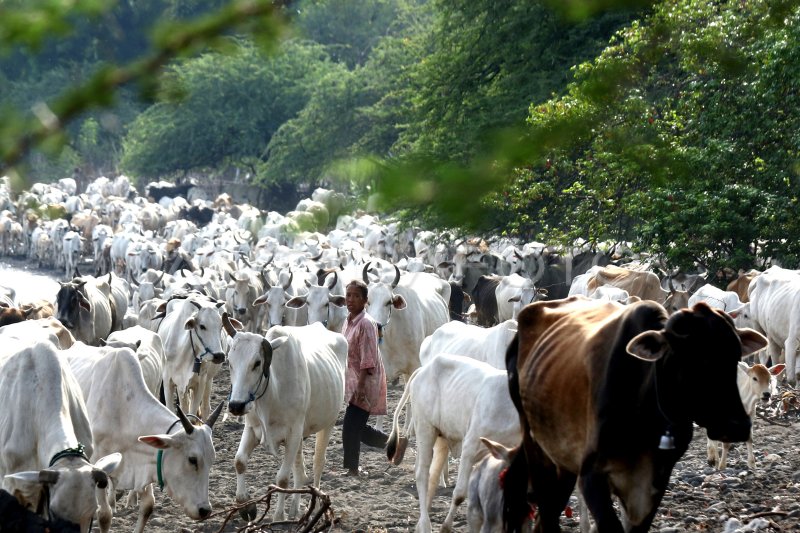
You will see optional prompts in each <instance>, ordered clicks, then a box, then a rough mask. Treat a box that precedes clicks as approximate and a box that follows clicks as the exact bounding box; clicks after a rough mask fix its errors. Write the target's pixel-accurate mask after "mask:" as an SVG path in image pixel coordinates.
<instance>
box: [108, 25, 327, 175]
mask: <svg viewBox="0 0 800 533" xmlns="http://www.w3.org/2000/svg"><path fill="white" fill-rule="evenodd" d="M233 47H234V50H233V51H229V52H228V53H216V52H214V53H207V54H204V55H202V56H201V57H199V58H196V59H192V60H188V61H186V62H184V63H182V64H180V65H177V66H175V67H173V68H172V69H170V71H169V73H168V74H167V79H169V83H167V84H165V91H164V93H163V94H164V96H163V97H162V98H161V101H160V102H159V103H157V104H156V105H154V106H152V107H150V108H149V109H147V110H146V111H145V112H144V113H142V114H141V115H139V116H138V117H137V119H136V121H135V122H134V123H133V124H132V125H131V128H130V131H129V133H128V135H127V136H126V138H125V142H124V157H123V160H122V167H123V169H124V170H125V171H126V172H130V173H133V174H135V175H145V176H150V177H154V176H158V175H160V174H170V173H174V172H177V171H185V170H189V169H194V168H204V167H205V168H208V167H216V166H219V165H221V164H222V163H225V162H233V163H234V164H236V163H240V162H242V161H244V160H247V159H256V160H257V159H260V158H262V157H263V154H264V152H265V148H266V146H267V144H268V143H269V140H270V139H271V138H272V136H273V134H274V133H275V132H276V131H277V130H278V128H279V127H280V126H281V125H282V124H283V123H285V122H286V121H287V120H289V119H290V118H292V117H294V116H295V115H296V114H297V113H298V112H299V111H300V110H301V109H303V108H304V106H305V105H306V103H307V102H308V99H309V98H310V97H311V94H312V92H314V90H315V85H316V84H317V80H319V78H321V77H323V76H324V75H325V73H326V72H331V71H334V70H341V69H340V68H338V67H337V66H336V65H335V64H333V63H331V62H330V61H329V59H328V57H327V54H326V53H325V52H324V50H323V48H322V47H320V46H319V45H316V44H314V43H310V42H307V41H303V42H300V41H286V42H284V43H283V44H282V45H281V48H280V51H279V52H277V53H275V54H274V55H272V56H271V57H266V56H264V55H263V53H261V52H260V51H259V49H257V48H255V47H253V46H252V45H250V44H248V43H246V42H241V41H237V42H236V43H235V44H234V45H233Z"/></svg>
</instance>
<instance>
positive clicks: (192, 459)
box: [189, 457, 197, 468]
mask: <svg viewBox="0 0 800 533" xmlns="http://www.w3.org/2000/svg"><path fill="white" fill-rule="evenodd" d="M189 464H190V465H192V466H194V467H195V468H196V467H197V457H189Z"/></svg>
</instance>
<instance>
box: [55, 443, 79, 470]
mask: <svg viewBox="0 0 800 533" xmlns="http://www.w3.org/2000/svg"><path fill="white" fill-rule="evenodd" d="M64 457H80V458H82V459H83V460H85V461H86V462H89V458H88V457H86V446H84V445H83V444H81V443H80V442H79V443H78V445H77V446H75V447H74V448H67V449H66V450H61V451H60V452H58V453H57V454H55V455H54V456H53V458H52V459H50V464H49V465H48V466H47V467H48V468H50V467H52V466H53V465H54V464H56V461H58V460H59V459H62V458H64Z"/></svg>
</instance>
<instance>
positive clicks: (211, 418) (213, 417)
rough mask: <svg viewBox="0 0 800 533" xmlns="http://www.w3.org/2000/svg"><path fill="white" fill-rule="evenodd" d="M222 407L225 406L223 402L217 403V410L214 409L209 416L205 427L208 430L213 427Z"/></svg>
mask: <svg viewBox="0 0 800 533" xmlns="http://www.w3.org/2000/svg"><path fill="white" fill-rule="evenodd" d="M224 405H225V402H224V401H222V402H219V405H218V406H217V408H216V409H214V411H213V412H212V413H211V414H210V415H209V417H208V420H206V425H207V426H208V427H210V428H213V427H214V422H216V421H217V418H219V414H220V413H221V412H222V407H223V406H224Z"/></svg>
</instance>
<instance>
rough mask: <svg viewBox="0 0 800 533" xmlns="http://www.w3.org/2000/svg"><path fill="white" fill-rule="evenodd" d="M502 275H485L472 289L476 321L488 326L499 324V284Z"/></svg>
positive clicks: (480, 324)
mask: <svg viewBox="0 0 800 533" xmlns="http://www.w3.org/2000/svg"><path fill="white" fill-rule="evenodd" d="M501 279H502V276H495V275H483V276H481V277H480V278H478V282H477V283H475V288H474V289H472V303H473V304H475V312H476V314H477V316H476V319H475V321H476V322H477V323H478V325H479V326H483V327H486V328H489V327H492V326H494V325H497V323H498V322H499V320H498V318H497V293H496V291H497V286H498V285H499V284H500V280H501Z"/></svg>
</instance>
